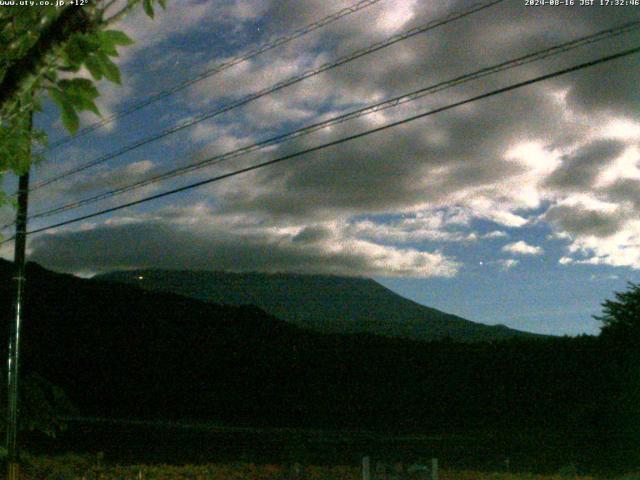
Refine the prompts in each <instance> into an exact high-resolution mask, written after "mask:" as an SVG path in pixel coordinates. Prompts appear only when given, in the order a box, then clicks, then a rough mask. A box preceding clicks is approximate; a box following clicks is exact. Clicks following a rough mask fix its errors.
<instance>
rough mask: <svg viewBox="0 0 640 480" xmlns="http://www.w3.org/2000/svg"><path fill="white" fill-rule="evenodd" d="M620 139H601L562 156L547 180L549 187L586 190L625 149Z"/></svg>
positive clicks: (546, 183)
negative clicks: (560, 161)
mask: <svg viewBox="0 0 640 480" xmlns="http://www.w3.org/2000/svg"><path fill="white" fill-rule="evenodd" d="M625 147H626V145H625V143H624V142H622V141H619V140H599V141H596V142H593V143H591V144H588V145H586V146H585V147H583V148H581V149H579V150H578V151H577V152H574V153H573V154H572V155H566V156H564V157H563V158H562V164H561V165H560V167H558V168H557V169H556V170H555V171H554V172H553V173H552V174H551V175H549V176H548V177H547V178H546V180H545V185H546V186H547V187H549V188H557V189H569V190H573V191H585V190H587V191H588V189H590V188H591V186H592V185H593V184H594V182H595V180H596V178H597V176H598V174H599V173H600V172H601V171H602V170H603V169H604V168H605V167H607V166H608V165H609V164H610V163H611V162H612V161H613V160H615V159H616V158H617V157H618V156H619V155H620V154H621V153H622V152H623V151H624V149H625Z"/></svg>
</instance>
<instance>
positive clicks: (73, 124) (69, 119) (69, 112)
mask: <svg viewBox="0 0 640 480" xmlns="http://www.w3.org/2000/svg"><path fill="white" fill-rule="evenodd" d="M62 124H63V125H64V126H65V128H66V129H67V130H69V133H71V134H72V135H75V134H76V132H77V131H78V127H79V126H80V119H79V118H78V114H77V113H76V111H75V110H74V108H73V107H71V106H69V105H68V104H64V105H63V106H62Z"/></svg>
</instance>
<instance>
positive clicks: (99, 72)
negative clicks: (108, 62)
mask: <svg viewBox="0 0 640 480" xmlns="http://www.w3.org/2000/svg"><path fill="white" fill-rule="evenodd" d="M84 64H85V65H86V67H87V70H89V73H91V76H92V77H93V78H95V79H96V80H102V77H103V76H104V70H103V68H102V63H101V62H100V61H99V60H98V58H97V57H96V56H95V55H92V56H90V57H88V58H87V59H86V60H85V61H84Z"/></svg>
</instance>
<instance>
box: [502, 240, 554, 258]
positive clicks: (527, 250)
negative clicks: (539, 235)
mask: <svg viewBox="0 0 640 480" xmlns="http://www.w3.org/2000/svg"><path fill="white" fill-rule="evenodd" d="M502 251H503V252H506V253H512V254H514V255H541V254H542V253H543V252H544V250H543V249H542V248H541V247H536V246H535V245H529V244H528V243H527V242H525V241H523V240H520V241H519V242H514V243H508V244H507V245H505V246H504V247H502Z"/></svg>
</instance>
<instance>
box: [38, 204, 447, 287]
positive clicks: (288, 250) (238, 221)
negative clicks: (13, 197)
mask: <svg viewBox="0 0 640 480" xmlns="http://www.w3.org/2000/svg"><path fill="white" fill-rule="evenodd" d="M29 248H30V252H31V255H30V257H31V259H33V260H34V261H37V262H41V263H42V264H44V265H46V266H48V267H50V268H53V269H58V270H64V271H71V272H73V273H79V274H85V275H86V274H88V273H97V272H103V271H109V270H114V269H130V268H143V267H155V268H169V269H172V268H173V269H206V270H230V271H265V272H279V271H293V272H311V273H329V274H339V275H348V276H403V277H432V276H442V277H450V276H453V275H455V273H456V272H457V270H458V268H459V266H460V265H459V263H458V262H456V261H455V260H454V259H451V258H448V257H447V256H445V255H443V254H442V253H440V252H438V251H431V252H429V251H423V250H418V249H415V248H399V247H394V246H388V245H382V244H379V243H375V242H373V241H370V240H367V239H362V238H359V237H357V236H353V235H351V234H350V232H349V231H348V229H345V228H342V227H341V226H340V225H338V224H336V223H325V224H317V225H313V226H288V227H278V226H265V225H260V223H259V222H258V223H255V221H254V220H252V219H251V218H246V217H239V216H227V217H225V216H218V215H215V214H212V213H211V212H210V211H209V210H208V209H207V208H204V207H202V206H196V207H193V208H188V209H168V210H167V211H163V212H161V213H159V214H157V215H153V216H149V217H144V216H143V217H137V218H129V219H123V220H122V221H112V222H110V224H107V225H101V226H97V225H89V226H86V227H85V228H83V229H80V230H74V231H64V232H60V233H57V234H56V235H42V236H40V237H36V238H34V239H33V240H32V241H31V242H30V244H29ZM54 252H55V253H54Z"/></svg>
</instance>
